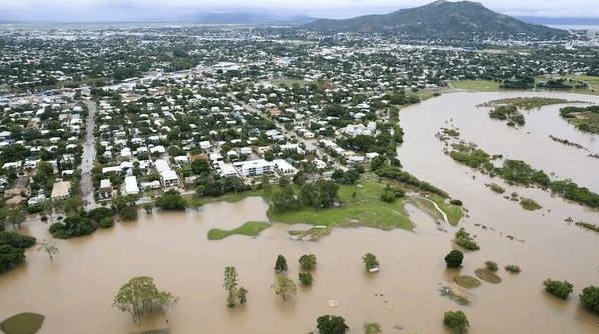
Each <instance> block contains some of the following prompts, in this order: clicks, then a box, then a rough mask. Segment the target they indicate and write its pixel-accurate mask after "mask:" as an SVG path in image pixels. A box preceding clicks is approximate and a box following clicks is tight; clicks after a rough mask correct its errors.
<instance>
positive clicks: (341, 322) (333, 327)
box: [316, 315, 349, 334]
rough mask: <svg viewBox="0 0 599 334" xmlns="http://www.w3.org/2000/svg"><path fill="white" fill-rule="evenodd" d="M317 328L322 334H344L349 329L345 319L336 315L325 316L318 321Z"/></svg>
mask: <svg viewBox="0 0 599 334" xmlns="http://www.w3.org/2000/svg"><path fill="white" fill-rule="evenodd" d="M316 328H318V331H319V332H320V334H344V333H345V332H346V331H347V330H348V329H349V327H348V326H347V325H346V324H345V319H344V318H343V317H340V316H335V315H323V316H320V317H318V319H317V320H316Z"/></svg>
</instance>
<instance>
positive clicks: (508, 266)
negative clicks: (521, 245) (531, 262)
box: [505, 264, 522, 274]
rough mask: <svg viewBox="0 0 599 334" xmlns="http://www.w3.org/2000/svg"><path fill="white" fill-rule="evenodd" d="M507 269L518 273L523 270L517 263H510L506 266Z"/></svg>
mask: <svg viewBox="0 0 599 334" xmlns="http://www.w3.org/2000/svg"><path fill="white" fill-rule="evenodd" d="M505 270H506V271H509V272H510V273H512V274H517V273H519V272H520V271H522V270H520V267H519V266H517V265H515V264H508V265H507V266H505Z"/></svg>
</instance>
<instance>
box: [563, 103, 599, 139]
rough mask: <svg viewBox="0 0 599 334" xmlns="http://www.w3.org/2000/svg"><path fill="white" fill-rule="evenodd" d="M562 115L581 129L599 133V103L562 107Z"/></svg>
mask: <svg viewBox="0 0 599 334" xmlns="http://www.w3.org/2000/svg"><path fill="white" fill-rule="evenodd" d="M560 115H561V116H562V117H563V118H565V119H567V120H568V121H569V122H570V123H572V124H574V125H575V126H576V127H577V128H578V129H579V130H581V131H585V132H590V133H599V105H594V106H588V107H564V108H561V109H560Z"/></svg>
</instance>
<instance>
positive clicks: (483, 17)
mask: <svg viewBox="0 0 599 334" xmlns="http://www.w3.org/2000/svg"><path fill="white" fill-rule="evenodd" d="M301 27H302V28H306V29H311V30H319V31H326V32H362V33H388V32H393V33H404V34H409V35H412V36H416V37H420V38H431V37H433V38H437V37H438V38H465V37H468V36H472V35H474V34H479V35H480V34H487V35H497V36H503V37H506V36H510V35H511V36H514V35H519V34H526V35H527V36H528V37H535V38H539V39H551V38H558V39H563V38H567V37H568V32H567V31H565V30H560V29H554V28H549V27H546V26H542V25H537V24H531V23H526V22H524V21H520V20H518V19H515V18H513V17H511V16H508V15H504V14H500V13H496V12H494V11H492V10H490V9H488V8H486V7H485V6H483V5H482V4H481V3H480V2H472V1H459V2H449V1H445V0H437V1H434V2H431V3H429V4H427V5H424V6H420V7H413V8H404V9H400V10H398V11H395V12H392V13H389V14H383V15H380V14H379V15H365V16H358V17H354V18H350V19H344V20H331V19H320V20H316V21H313V22H310V23H307V24H304V25H302V26H301Z"/></svg>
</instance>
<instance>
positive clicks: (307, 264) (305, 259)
mask: <svg viewBox="0 0 599 334" xmlns="http://www.w3.org/2000/svg"><path fill="white" fill-rule="evenodd" d="M299 263H300V266H301V268H302V270H312V269H314V267H316V255H314V254H304V255H302V256H301V257H300V258H299Z"/></svg>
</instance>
